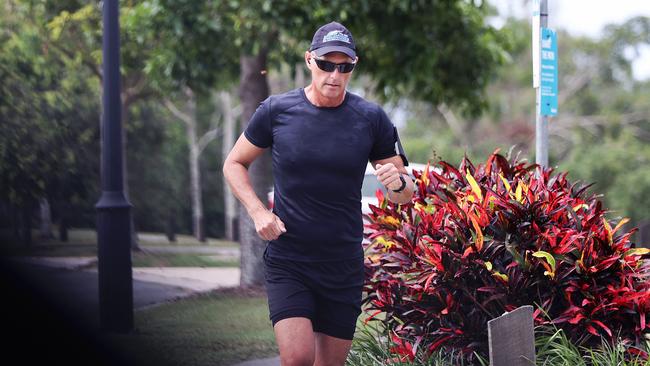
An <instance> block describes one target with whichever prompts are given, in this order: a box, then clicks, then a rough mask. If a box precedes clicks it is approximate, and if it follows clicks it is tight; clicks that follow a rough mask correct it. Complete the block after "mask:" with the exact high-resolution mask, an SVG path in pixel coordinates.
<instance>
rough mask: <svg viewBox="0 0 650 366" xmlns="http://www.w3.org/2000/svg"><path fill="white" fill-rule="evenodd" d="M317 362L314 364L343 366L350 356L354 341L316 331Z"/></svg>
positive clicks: (318, 365) (317, 365)
mask: <svg viewBox="0 0 650 366" xmlns="http://www.w3.org/2000/svg"><path fill="white" fill-rule="evenodd" d="M315 338H316V362H315V363H314V366H343V365H345V360H346V359H347V357H348V352H349V351H350V346H351V345H352V341H351V340H349V339H342V338H336V337H332V336H328V335H327V334H323V333H315Z"/></svg>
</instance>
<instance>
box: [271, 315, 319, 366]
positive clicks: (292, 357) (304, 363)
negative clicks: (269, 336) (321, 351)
mask: <svg viewBox="0 0 650 366" xmlns="http://www.w3.org/2000/svg"><path fill="white" fill-rule="evenodd" d="M273 330H274V332H275V341H276V342H277V344H278V349H279V350H280V361H281V363H282V366H312V365H313V364H314V359H315V344H316V342H315V340H314V331H313V329H312V325H311V320H309V319H308V318H300V317H298V318H285V319H282V320H279V321H278V322H277V323H275V326H274V327H273Z"/></svg>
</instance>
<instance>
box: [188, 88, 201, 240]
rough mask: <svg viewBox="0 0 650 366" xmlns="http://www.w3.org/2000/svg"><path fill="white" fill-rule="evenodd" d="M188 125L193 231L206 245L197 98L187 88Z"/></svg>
mask: <svg viewBox="0 0 650 366" xmlns="http://www.w3.org/2000/svg"><path fill="white" fill-rule="evenodd" d="M185 94H186V95H187V98H188V100H187V113H188V117H189V118H188V121H187V122H188V123H187V124H186V131H187V144H188V146H189V148H190V156H189V159H190V161H189V163H190V196H191V199H192V231H193V234H194V237H195V238H196V239H197V240H198V241H200V242H202V243H204V242H205V241H206V240H205V232H204V230H203V199H202V194H201V193H202V192H201V169H200V167H199V154H200V152H199V142H198V138H197V134H196V129H197V121H196V97H195V96H194V93H193V92H192V90H191V89H189V88H186V89H185Z"/></svg>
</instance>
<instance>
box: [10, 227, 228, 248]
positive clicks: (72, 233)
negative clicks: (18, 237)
mask: <svg viewBox="0 0 650 366" xmlns="http://www.w3.org/2000/svg"><path fill="white" fill-rule="evenodd" d="M54 232H55V233H56V230H54ZM10 234H11V233H10V232H8V231H6V230H2V231H0V239H2V240H0V242H3V243H6V244H5V247H8V248H13V247H24V245H22V244H17V243H14V242H13V239H12V238H11V235H10ZM38 235H39V233H38V231H36V230H34V231H33V232H32V237H33V241H34V243H33V244H32V247H36V248H39V247H51V246H58V247H60V246H63V247H66V246H70V247H77V246H81V247H96V246H97V232H96V231H95V230H94V229H70V230H69V231H68V241H66V242H62V241H60V240H58V239H56V238H55V239H42V238H39V237H38ZM138 242H139V245H140V246H142V247H147V246H180V247H182V246H217V247H237V246H239V244H238V243H237V242H233V241H229V240H224V239H215V238H208V239H207V241H206V242H203V243H202V242H200V241H198V240H196V238H194V237H193V236H191V235H176V241H175V242H170V241H169V240H167V237H166V236H165V235H164V234H161V233H149V232H138Z"/></svg>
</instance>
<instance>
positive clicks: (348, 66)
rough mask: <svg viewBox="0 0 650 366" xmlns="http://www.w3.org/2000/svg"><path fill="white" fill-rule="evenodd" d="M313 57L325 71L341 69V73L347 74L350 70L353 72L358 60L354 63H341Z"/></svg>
mask: <svg viewBox="0 0 650 366" xmlns="http://www.w3.org/2000/svg"><path fill="white" fill-rule="evenodd" d="M312 59H313V60H314V61H316V65H318V68H319V69H321V70H323V71H325V72H333V71H334V69H339V72H340V73H342V74H347V73H348V72H352V70H354V66H355V65H356V62H354V63H350V62H342V63H340V64H336V63H334V62H329V61H325V60H319V59H317V58H315V57H312Z"/></svg>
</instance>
